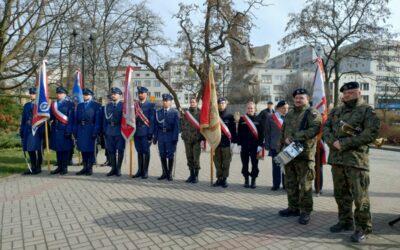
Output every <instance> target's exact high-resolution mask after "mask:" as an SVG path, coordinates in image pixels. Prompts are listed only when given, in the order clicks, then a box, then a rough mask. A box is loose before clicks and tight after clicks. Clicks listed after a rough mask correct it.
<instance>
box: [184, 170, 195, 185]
mask: <svg viewBox="0 0 400 250" xmlns="http://www.w3.org/2000/svg"><path fill="white" fill-rule="evenodd" d="M193 177H194V169H190V176H189V178H187V180H186V182H187V183H190V182H192V181H193Z"/></svg>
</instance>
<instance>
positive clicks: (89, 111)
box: [74, 88, 102, 175]
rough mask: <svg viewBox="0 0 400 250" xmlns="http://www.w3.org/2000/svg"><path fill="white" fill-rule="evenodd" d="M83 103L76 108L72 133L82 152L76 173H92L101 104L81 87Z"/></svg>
mask: <svg viewBox="0 0 400 250" xmlns="http://www.w3.org/2000/svg"><path fill="white" fill-rule="evenodd" d="M83 100H84V102H83V103H79V104H78V106H77V109H76V119H75V126H74V135H75V138H76V140H77V146H78V149H79V151H81V152H82V165H83V168H82V170H81V171H79V172H77V173H76V175H83V174H85V175H92V173H93V164H94V163H95V153H96V152H95V146H96V138H97V136H98V135H99V133H100V129H101V126H102V121H101V120H100V110H101V105H100V104H99V103H97V102H95V101H93V92H92V91H91V90H90V89H88V88H85V89H83Z"/></svg>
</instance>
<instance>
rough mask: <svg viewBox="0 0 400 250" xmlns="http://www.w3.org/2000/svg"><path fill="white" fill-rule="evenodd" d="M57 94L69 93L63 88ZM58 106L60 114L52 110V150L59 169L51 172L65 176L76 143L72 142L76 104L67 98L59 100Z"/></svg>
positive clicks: (57, 90)
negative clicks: (54, 152)
mask: <svg viewBox="0 0 400 250" xmlns="http://www.w3.org/2000/svg"><path fill="white" fill-rule="evenodd" d="M56 93H65V94H68V91H67V90H66V89H65V88H63V87H58V88H57V89H56ZM56 104H57V106H58V108H57V110H58V112H59V113H57V112H56V111H55V109H54V108H53V105H54V104H52V108H51V112H50V114H51V115H50V121H51V129H50V148H51V149H52V150H54V151H56V155H57V168H56V169H55V170H54V171H51V174H58V173H59V174H61V175H64V174H66V173H67V172H68V169H67V167H68V163H69V160H70V158H69V156H70V153H71V150H72V148H73V147H74V143H73V141H72V132H73V124H74V104H73V103H72V102H71V101H69V100H68V99H67V98H64V99H63V100H57V101H56ZM60 114H61V115H62V116H65V118H67V119H68V121H67V122H66V123H64V122H65V121H64V122H63V119H62V118H61V119H60Z"/></svg>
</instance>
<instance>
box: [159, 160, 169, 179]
mask: <svg viewBox="0 0 400 250" xmlns="http://www.w3.org/2000/svg"><path fill="white" fill-rule="evenodd" d="M161 168H162V175H161V176H160V177H158V178H157V180H164V179H166V178H167V158H161Z"/></svg>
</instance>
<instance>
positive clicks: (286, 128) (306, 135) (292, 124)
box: [281, 105, 322, 161]
mask: <svg viewBox="0 0 400 250" xmlns="http://www.w3.org/2000/svg"><path fill="white" fill-rule="evenodd" d="M306 110H309V113H308V115H307V119H306V123H305V124H306V125H305V128H304V129H303V130H300V123H301V121H302V120H303V117H304V114H305V112H306ZM321 122H322V118H321V114H320V113H319V112H318V111H317V110H316V109H314V108H311V107H310V106H308V105H307V106H305V107H301V108H298V107H295V108H294V109H293V110H290V112H289V113H288V114H287V115H286V116H285V120H284V122H283V124H282V130H281V149H282V148H283V146H284V145H285V139H286V138H288V139H289V140H290V141H298V142H300V143H302V144H303V146H304V151H303V152H302V153H301V154H300V155H299V156H298V157H297V158H296V159H303V160H309V161H315V149H316V146H315V145H316V141H317V137H316V136H317V134H318V133H319V131H320V129H321Z"/></svg>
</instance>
